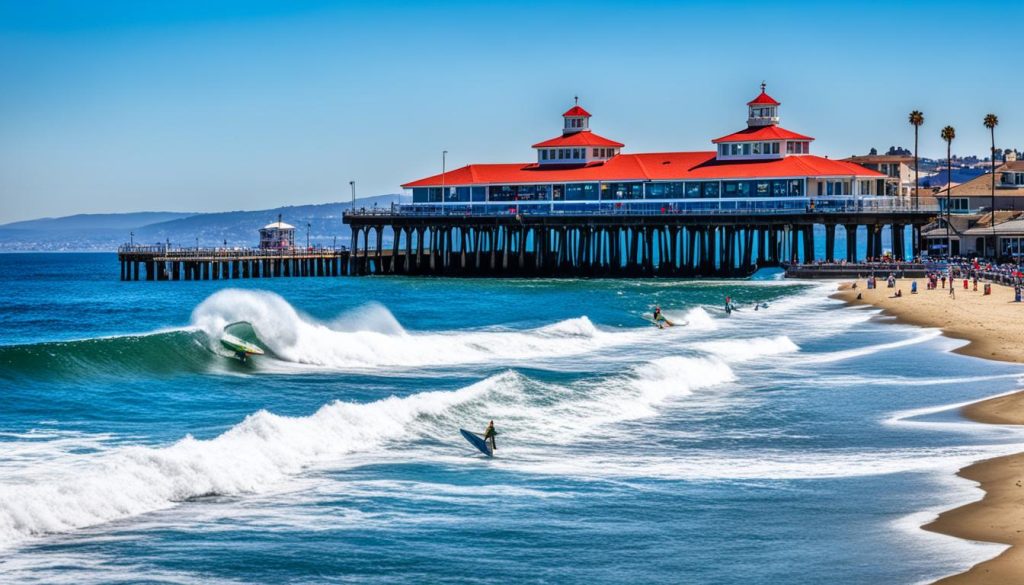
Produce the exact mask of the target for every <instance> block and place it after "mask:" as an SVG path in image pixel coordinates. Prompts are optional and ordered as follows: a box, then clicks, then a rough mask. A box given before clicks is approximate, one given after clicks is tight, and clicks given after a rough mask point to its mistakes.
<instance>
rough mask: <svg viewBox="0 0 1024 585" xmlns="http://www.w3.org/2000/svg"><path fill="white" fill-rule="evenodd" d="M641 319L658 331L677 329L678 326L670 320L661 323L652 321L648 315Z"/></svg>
mask: <svg viewBox="0 0 1024 585" xmlns="http://www.w3.org/2000/svg"><path fill="white" fill-rule="evenodd" d="M641 318H642V319H643V320H644V321H647V322H648V323H650V324H651V325H654V326H655V327H657V328H658V329H664V328H666V327H675V325H676V324H675V323H673V322H672V321H669V320H668V319H662V320H661V321H655V320H654V319H652V318H651V317H648V316H647V315H642V316H641Z"/></svg>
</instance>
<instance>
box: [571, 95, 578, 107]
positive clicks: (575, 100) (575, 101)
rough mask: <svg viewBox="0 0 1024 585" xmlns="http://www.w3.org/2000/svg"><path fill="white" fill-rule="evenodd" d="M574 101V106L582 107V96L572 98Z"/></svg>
mask: <svg viewBox="0 0 1024 585" xmlns="http://www.w3.org/2000/svg"><path fill="white" fill-rule="evenodd" d="M572 101H573V105H576V106H578V105H580V96H578V95H574V96H572Z"/></svg>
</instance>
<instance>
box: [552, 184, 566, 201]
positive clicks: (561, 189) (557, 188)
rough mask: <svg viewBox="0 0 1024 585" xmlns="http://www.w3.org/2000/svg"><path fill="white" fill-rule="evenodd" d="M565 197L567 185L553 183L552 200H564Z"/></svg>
mask: <svg viewBox="0 0 1024 585" xmlns="http://www.w3.org/2000/svg"><path fill="white" fill-rule="evenodd" d="M564 199H565V185H551V200H552V201H563V200H564Z"/></svg>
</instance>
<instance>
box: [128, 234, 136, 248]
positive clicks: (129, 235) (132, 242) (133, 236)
mask: <svg viewBox="0 0 1024 585" xmlns="http://www.w3.org/2000/svg"><path fill="white" fill-rule="evenodd" d="M128 237H129V238H130V239H131V244H130V245H132V246H134V245H135V232H128Z"/></svg>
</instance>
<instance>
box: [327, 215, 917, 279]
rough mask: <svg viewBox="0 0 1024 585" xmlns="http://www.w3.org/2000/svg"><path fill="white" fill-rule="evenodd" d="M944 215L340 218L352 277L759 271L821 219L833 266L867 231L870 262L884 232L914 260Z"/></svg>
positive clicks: (810, 249) (800, 246)
mask: <svg viewBox="0 0 1024 585" xmlns="http://www.w3.org/2000/svg"><path fill="white" fill-rule="evenodd" d="M826 203H831V206H829V205H826ZM890 203H891V202H890ZM524 207H526V206H524ZM936 213H937V212H936V210H935V209H923V208H920V207H918V208H910V207H907V206H901V205H892V204H890V205H888V206H886V207H880V206H879V207H864V206H852V207H838V206H836V205H835V202H834V201H831V202H822V205H817V206H816V205H815V203H814V201H811V202H809V203H807V204H806V205H805V206H802V207H800V208H793V209H763V208H762V209H757V208H750V209H733V210H724V209H714V210H707V209H685V208H678V209H671V210H666V209H664V208H659V209H657V210H653V209H651V207H650V206H646V207H645V206H643V205H638V206H635V207H633V208H631V207H630V206H628V205H625V206H616V205H595V206H592V207H591V208H589V209H576V210H566V209H557V210H556V209H554V208H552V207H548V206H543V207H536V206H535V207H533V208H529V209H516V208H513V209H508V208H507V207H506V206H502V208H501V209H500V210H498V209H497V208H496V207H494V206H457V205H450V206H443V207H442V206H436V207H427V206H422V205H412V206H402V205H396V206H394V207H393V208H391V209H389V210H357V211H353V212H349V213H346V214H345V215H344V217H343V221H344V223H346V224H348V225H350V226H351V228H352V239H351V246H350V247H351V258H350V263H351V267H350V272H351V274H353V275H370V274H401V275H443V276H468V277H472V276H488V277H502V276H519V277H580V276H583V277H653V276H665V277H695V276H720V277H743V276H748V275H750V274H751V273H753V272H754V271H755V270H757V269H758V268H761V267H769V266H780V265H782V264H783V263H784V262H797V263H799V262H801V261H803V262H811V261H813V260H814V259H815V252H814V250H815V241H814V239H815V229H814V228H815V226H823V227H824V238H825V246H824V248H825V257H824V258H823V260H825V261H827V262H832V261H835V260H837V259H839V260H841V259H845V260H847V261H849V262H856V261H857V260H858V258H857V250H858V246H857V237H858V231H860V228H861V227H864V228H865V232H866V234H867V242H866V251H867V253H866V256H867V257H876V256H881V255H882V235H883V232H888V233H890V234H891V236H890V237H891V241H892V242H893V246H892V247H893V254H894V257H895V259H896V260H904V259H905V256H906V253H905V250H906V248H907V245H906V244H907V241H906V238H907V237H908V236H907V233H908V232H909V233H910V236H909V237H910V244H911V249H912V254H913V256H917V255H918V253H919V251H920V242H921V238H920V228H921V227H922V226H924V225H926V224H927V223H928V222H929V221H931V220H932V219H933V218H934V216H935V215H936ZM838 229H843V230H844V232H845V233H846V246H845V250H836V232H837V230H838ZM819 231H820V230H819ZM386 235H387V236H390V237H389V238H388V239H389V241H390V247H387V246H385V245H384V241H385V236H386Z"/></svg>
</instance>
